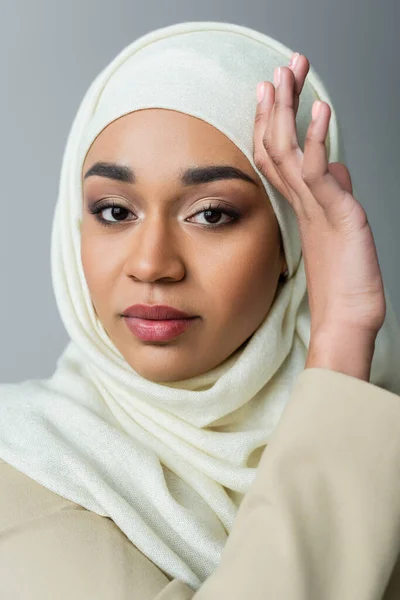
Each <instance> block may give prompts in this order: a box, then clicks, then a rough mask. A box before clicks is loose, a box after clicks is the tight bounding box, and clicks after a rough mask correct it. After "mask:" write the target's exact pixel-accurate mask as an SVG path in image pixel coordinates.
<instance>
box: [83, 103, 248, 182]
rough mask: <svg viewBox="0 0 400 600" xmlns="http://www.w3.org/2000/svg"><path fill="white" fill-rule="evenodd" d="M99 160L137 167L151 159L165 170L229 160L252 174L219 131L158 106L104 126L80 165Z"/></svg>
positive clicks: (231, 144) (244, 158) (240, 154)
mask: <svg viewBox="0 0 400 600" xmlns="http://www.w3.org/2000/svg"><path fill="white" fill-rule="evenodd" d="M221 159H222V160H221ZM98 160H102V161H109V162H112V161H119V162H121V161H122V162H124V161H125V162H126V161H129V162H132V163H135V165H137V167H138V168H139V165H142V164H143V163H144V162H145V161H147V162H148V161H151V162H152V163H153V168H154V165H155V164H157V167H158V168H162V165H163V164H165V165H166V166H167V167H168V169H171V168H174V163H175V162H176V165H175V166H176V167H178V165H179V167H181V166H182V164H183V163H187V162H190V163H192V164H195V163H198V164H201V163H205V162H206V163H221V162H229V164H234V165H235V166H238V167H239V168H243V169H245V170H247V171H250V172H252V173H253V174H255V171H254V169H253V167H252V165H251V163H250V162H249V161H248V159H247V157H246V156H245V155H244V154H243V153H242V152H241V150H240V149H239V148H238V147H237V146H236V145H235V144H234V143H233V142H232V141H231V140H230V139H229V138H228V137H227V136H225V135H224V134H223V133H222V132H221V131H219V130H218V129H216V128H215V127H213V126H212V125H210V124H209V123H207V122H206V121H203V120H202V119H198V118H197V117H193V116H191V115H187V114H186V113H181V112H179V111H175V110H166V109H158V108H156V109H153V108H152V109H143V110H138V111H134V112H132V113H129V114H127V115H124V116H122V117H120V118H119V119H116V120H115V121H113V122H112V123H110V124H109V125H108V126H107V127H105V128H104V129H103V130H102V131H101V133H100V134H99V135H98V136H97V137H96V139H95V140H94V142H93V143H92V145H91V147H90V148H89V151H88V152H87V154H86V157H85V161H84V165H83V168H84V169H85V168H87V167H90V166H91V165H92V164H93V163H94V162H96V161H98ZM179 167H178V168H179Z"/></svg>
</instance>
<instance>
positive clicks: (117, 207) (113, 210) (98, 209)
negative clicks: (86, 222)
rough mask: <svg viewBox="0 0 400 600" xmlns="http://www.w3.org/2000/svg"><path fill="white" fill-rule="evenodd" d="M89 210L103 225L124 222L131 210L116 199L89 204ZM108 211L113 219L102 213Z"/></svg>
mask: <svg viewBox="0 0 400 600" xmlns="http://www.w3.org/2000/svg"><path fill="white" fill-rule="evenodd" d="M88 211H89V213H90V214H91V215H94V216H95V217H96V219H97V220H98V221H99V222H100V223H101V224H102V225H105V226H107V225H113V224H114V223H124V222H125V221H126V218H125V217H126V216H127V215H128V214H129V213H130V212H131V211H130V210H128V209H127V208H125V207H124V206H122V205H121V204H118V202H115V201H114V200H111V201H110V200H108V201H107V203H103V204H101V203H100V204H96V205H94V206H93V205H92V206H89V208H88ZM106 211H109V213H108V215H109V216H110V217H111V219H108V218H104V217H103V216H102V213H105V212H106ZM131 214H132V213H131Z"/></svg>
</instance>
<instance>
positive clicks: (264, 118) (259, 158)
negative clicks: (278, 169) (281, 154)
mask: <svg viewBox="0 0 400 600" xmlns="http://www.w3.org/2000/svg"><path fill="white" fill-rule="evenodd" d="M263 84H264V90H265V91H264V96H263V98H262V100H261V102H258V104H257V107H256V115H255V121H254V135H253V157H254V162H255V164H256V166H257V168H258V169H260V170H264V169H265V168H266V169H268V165H267V161H268V160H269V159H268V156H267V153H266V151H265V148H264V144H263V138H264V135H265V130H266V127H267V126H268V123H269V119H270V116H271V112H272V107H273V105H274V101H275V88H274V86H273V85H272V83H271V82H270V81H264V82H263ZM269 168H271V167H269ZM269 175H271V173H269V174H268V173H266V176H267V177H269Z"/></svg>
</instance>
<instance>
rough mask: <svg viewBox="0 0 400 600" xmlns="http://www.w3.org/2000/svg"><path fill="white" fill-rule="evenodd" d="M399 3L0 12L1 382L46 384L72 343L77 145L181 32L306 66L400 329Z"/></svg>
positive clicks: (76, 3)
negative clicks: (267, 49)
mask: <svg viewBox="0 0 400 600" xmlns="http://www.w3.org/2000/svg"><path fill="white" fill-rule="evenodd" d="M399 13H400V2H399V1H398V0H335V1H333V0H300V1H299V0H264V1H254V0H252V1H250V2H248V1H247V2H235V1H234V0H225V1H223V0H219V1H218V0H199V1H198V2H192V1H190V0H185V1H180V2H178V1H176V0H175V1H174V2H168V1H165V0H164V1H163V0H159V1H154V0H146V1H141V2H134V1H133V0H112V2H111V1H110V0H107V1H106V0H65V2H62V1H60V0H0V50H1V51H0V61H1V74H2V77H1V94H0V115H1V142H2V143H1V146H0V153H1V166H2V177H1V222H2V227H1V235H0V260H1V274H2V278H1V294H0V331H1V337H0V357H1V360H0V382H2V383H5V382H17V381H22V380H25V379H30V378H39V377H48V376H49V375H51V373H52V372H53V371H54V369H55V365H56V360H57V358H58V357H59V355H60V354H61V353H62V351H63V349H64V348H65V346H66V344H67V342H68V336H67V333H66V331H65V330H64V327H63V324H62V322H61V319H60V317H59V315H58V310H57V307H56V304H55V300H54V297H53V291H52V285H51V277H50V233H51V225H52V218H53V210H54V206H55V202H56V198H57V192H58V180H59V174H60V168H61V159H62V154H63V151H64V146H65V142H66V137H67V134H68V132H69V129H70V127H71V124H72V121H73V118H74V116H75V114H76V111H77V109H78V106H79V103H80V101H81V99H82V97H83V95H84V93H85V92H86V90H87V88H88V87H89V85H90V84H91V82H92V81H93V79H94V78H95V77H96V76H97V74H98V73H99V72H100V71H101V70H102V69H103V68H104V67H105V66H106V65H107V64H108V63H109V62H110V61H111V60H112V59H113V58H114V57H115V56H116V55H117V54H118V53H119V52H120V50H122V48H123V47H125V46H126V45H128V44H129V43H131V42H132V41H133V40H134V39H136V38H137V37H139V36H140V35H143V34H144V33H147V32H148V31H150V30H153V29H156V28H158V27H164V26H167V25H171V24H173V23H178V22H184V21H226V22H230V23H237V24H239V25H245V26H247V27H252V28H254V29H257V30H259V31H262V32H263V33H266V34H267V35H270V36H271V37H273V38H275V39H277V40H279V41H281V42H282V43H284V44H285V45H287V46H288V47H290V48H292V49H293V50H297V51H299V52H301V53H302V54H305V55H306V56H307V57H308V58H309V60H310V62H311V64H312V65H313V66H314V68H315V69H316V70H317V71H318V72H319V74H320V75H321V77H322V79H323V80H324V82H325V84H326V86H327V89H328V91H329V92H330V95H331V97H332V102H333V104H334V106H335V108H336V110H337V113H338V116H339V119H340V121H341V123H342V126H343V132H344V144H345V148H346V155H347V166H348V167H349V169H350V173H351V175H352V179H353V184H354V186H355V188H356V190H357V198H358V200H359V201H360V202H361V203H362V204H363V205H364V207H365V209H366V211H367V214H368V217H369V221H370V223H371V226H372V230H373V232H374V236H375V241H376V245H377V248H378V254H379V259H380V264H381V268H382V272H383V277H384V281H385V284H386V286H387V289H388V290H389V294H390V296H391V299H392V302H393V305H394V308H395V311H396V313H397V315H398V316H400V282H399V277H398V275H399V269H398V262H399V257H400V252H399V250H400V241H399V234H398V225H399V223H400V201H399V191H398V190H399V186H398V181H397V178H398V175H399V166H400V160H399V145H398V140H399V133H400V131H399V116H398V110H399V105H400V93H399V92H400V76H399V73H400V69H399V58H398V52H397V44H396V40H398V37H397V35H398V30H399V25H400V19H399Z"/></svg>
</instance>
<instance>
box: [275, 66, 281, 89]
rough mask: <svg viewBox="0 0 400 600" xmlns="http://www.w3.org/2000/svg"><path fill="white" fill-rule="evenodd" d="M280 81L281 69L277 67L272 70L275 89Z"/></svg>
mask: <svg viewBox="0 0 400 600" xmlns="http://www.w3.org/2000/svg"><path fill="white" fill-rule="evenodd" d="M280 80H281V68H280V67H277V68H276V69H275V70H274V83H275V86H276V87H278V85H279V82H280Z"/></svg>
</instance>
